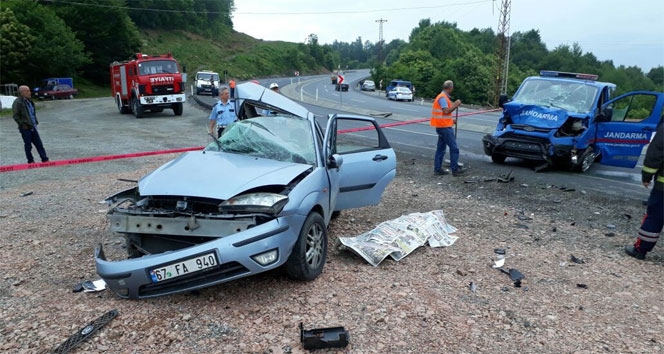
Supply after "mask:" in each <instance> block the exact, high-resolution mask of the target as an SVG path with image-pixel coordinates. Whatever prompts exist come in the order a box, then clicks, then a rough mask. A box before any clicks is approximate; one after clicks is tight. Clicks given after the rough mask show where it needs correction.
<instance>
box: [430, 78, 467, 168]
mask: <svg viewBox="0 0 664 354" xmlns="http://www.w3.org/2000/svg"><path fill="white" fill-rule="evenodd" d="M453 89H454V83H453V82H452V80H447V81H445V82H444V83H443V91H442V92H441V93H440V94H438V96H436V99H435V100H434V101H433V108H432V110H431V122H430V124H431V126H432V127H435V128H436V133H437V134H438V146H437V147H436V155H435V157H434V161H433V172H434V174H436V175H446V174H448V172H447V171H445V170H444V169H443V168H442V164H443V158H444V157H445V149H446V148H447V147H448V146H449V148H450V169H451V170H452V175H453V176H454V177H456V176H459V175H462V174H463V173H464V170H463V169H462V168H461V167H460V166H459V148H458V147H457V143H456V137H455V136H454V129H452V127H453V126H454V124H455V123H456V121H455V119H454V117H452V112H454V110H455V109H457V108H459V106H460V105H461V101H460V100H456V101H454V103H452V101H451V100H450V94H451V93H452V90H453Z"/></svg>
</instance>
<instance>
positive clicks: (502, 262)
mask: <svg viewBox="0 0 664 354" xmlns="http://www.w3.org/2000/svg"><path fill="white" fill-rule="evenodd" d="M504 265H505V258H504V256H501V258H498V259H497V260H495V261H493V267H494V268H502V267H503V266H504Z"/></svg>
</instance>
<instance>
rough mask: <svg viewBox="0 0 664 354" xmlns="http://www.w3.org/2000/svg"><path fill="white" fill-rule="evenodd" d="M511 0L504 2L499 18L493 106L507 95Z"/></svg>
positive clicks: (504, 0) (503, 0)
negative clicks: (503, 95) (501, 96)
mask: <svg viewBox="0 0 664 354" xmlns="http://www.w3.org/2000/svg"><path fill="white" fill-rule="evenodd" d="M511 8H512V1H511V0H502V4H501V6H500V15H499V17H498V33H497V35H498V51H497V53H496V57H497V60H496V82H495V85H494V90H493V105H494V106H497V105H498V98H499V97H500V95H501V94H506V93H507V75H508V74H509V65H510V44H511V37H510V12H511Z"/></svg>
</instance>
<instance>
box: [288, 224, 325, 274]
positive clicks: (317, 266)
mask: <svg viewBox="0 0 664 354" xmlns="http://www.w3.org/2000/svg"><path fill="white" fill-rule="evenodd" d="M326 258H327V228H326V227H325V221H324V220H323V217H322V216H321V215H320V214H318V213H317V212H311V214H309V216H308V217H307V219H306V220H305V221H304V225H303V226H302V230H300V236H299V237H298V239H297V241H296V242H295V246H294V247H293V252H292V253H291V255H290V257H288V261H286V273H287V274H288V276H289V277H290V278H292V279H296V280H314V279H316V278H317V277H318V276H319V275H320V273H322V272H323V266H324V265H325V260H326Z"/></svg>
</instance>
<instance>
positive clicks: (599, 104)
mask: <svg viewBox="0 0 664 354" xmlns="http://www.w3.org/2000/svg"><path fill="white" fill-rule="evenodd" d="M598 78H599V77H598V75H594V74H581V73H569V72H559V71H549V70H543V71H541V72H540V75H539V76H531V77H528V78H526V79H525V80H524V81H523V83H522V84H521V86H520V87H519V89H518V90H517V91H516V93H515V94H514V97H512V99H511V100H510V99H508V98H507V96H505V95H503V96H501V98H500V101H499V105H500V107H502V110H503V112H502V114H501V117H500V119H499V121H498V124H497V126H496V130H495V131H494V132H493V133H492V134H488V135H486V136H485V137H484V138H483V139H482V142H483V145H484V152H485V153H486V154H487V155H489V156H491V159H492V160H493V162H495V163H503V162H504V161H505V159H506V158H508V157H516V158H521V159H526V160H532V161H540V162H542V163H543V165H542V166H549V165H553V166H557V167H560V168H564V169H573V170H576V171H579V172H585V171H587V170H588V169H589V168H590V167H591V165H592V164H593V163H594V162H595V161H599V163H600V164H602V165H609V166H617V167H625V168H633V167H635V166H636V164H637V162H638V161H639V158H640V156H641V153H642V151H643V148H644V147H645V146H646V145H647V144H648V143H650V140H651V138H652V136H653V133H654V131H655V129H656V127H657V125H658V124H661V122H662V119H663V115H662V109H663V107H664V93H662V92H649V91H634V92H629V93H625V94H622V95H619V96H617V97H614V91H615V89H616V85H614V84H612V83H608V82H601V81H598Z"/></svg>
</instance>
